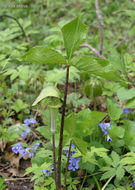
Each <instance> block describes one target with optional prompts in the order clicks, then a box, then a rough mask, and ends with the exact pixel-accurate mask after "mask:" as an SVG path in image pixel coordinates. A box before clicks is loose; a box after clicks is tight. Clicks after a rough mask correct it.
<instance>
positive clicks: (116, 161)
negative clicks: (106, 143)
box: [111, 151, 120, 167]
mask: <svg viewBox="0 0 135 190" xmlns="http://www.w3.org/2000/svg"><path fill="white" fill-rule="evenodd" d="M111 157H112V159H113V162H112V166H113V167H117V166H118V165H119V163H120V157H119V155H118V154H117V153H116V152H114V151H112V153H111Z"/></svg>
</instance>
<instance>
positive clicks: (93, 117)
mask: <svg viewBox="0 0 135 190" xmlns="http://www.w3.org/2000/svg"><path fill="white" fill-rule="evenodd" d="M106 115H107V114H106V113H102V112H97V111H95V112H91V111H90V110H89V109H85V110H82V111H80V112H79V113H78V114H77V122H76V129H75V135H76V136H81V137H83V136H87V135H90V134H92V133H93V132H95V130H96V129H97V126H98V124H99V122H100V121H101V120H102V119H103V118H104V117H105V116H106Z"/></svg>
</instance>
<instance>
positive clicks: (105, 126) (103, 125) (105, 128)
mask: <svg viewBox="0 0 135 190" xmlns="http://www.w3.org/2000/svg"><path fill="white" fill-rule="evenodd" d="M99 127H100V128H101V130H102V132H103V133H104V134H105V135H107V134H109V131H108V130H110V129H111V125H110V123H99ZM106 139H107V141H108V142H110V141H112V138H111V137H110V136H109V135H107V137H106Z"/></svg>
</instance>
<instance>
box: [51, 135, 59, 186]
mask: <svg viewBox="0 0 135 190" xmlns="http://www.w3.org/2000/svg"><path fill="white" fill-rule="evenodd" d="M52 142H53V167H54V180H55V185H56V189H57V186H58V184H57V177H56V157H55V134H54V133H52Z"/></svg>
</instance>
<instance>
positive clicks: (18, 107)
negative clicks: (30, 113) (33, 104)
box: [11, 99, 28, 113]
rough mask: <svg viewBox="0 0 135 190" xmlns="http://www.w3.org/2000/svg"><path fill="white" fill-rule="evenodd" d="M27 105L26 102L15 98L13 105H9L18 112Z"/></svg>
mask: <svg viewBox="0 0 135 190" xmlns="http://www.w3.org/2000/svg"><path fill="white" fill-rule="evenodd" d="M27 107H28V104H25V103H24V102H23V101H22V100H21V99H17V100H16V102H15V103H14V105H13V106H11V109H13V110H15V111H16V113H18V112H20V111H21V110H23V109H26V108H27Z"/></svg>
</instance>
